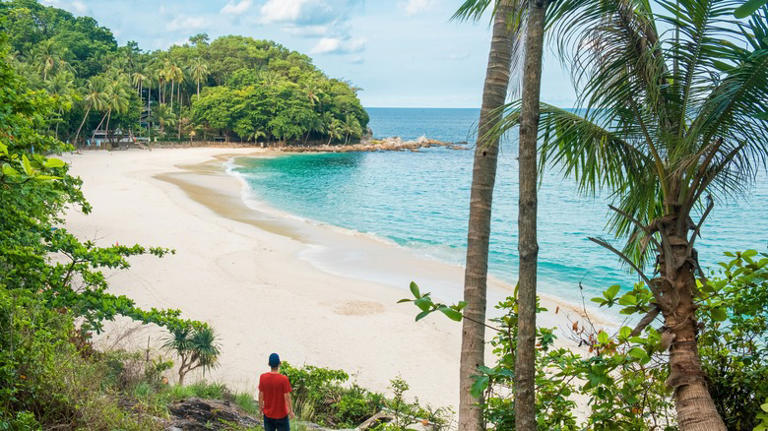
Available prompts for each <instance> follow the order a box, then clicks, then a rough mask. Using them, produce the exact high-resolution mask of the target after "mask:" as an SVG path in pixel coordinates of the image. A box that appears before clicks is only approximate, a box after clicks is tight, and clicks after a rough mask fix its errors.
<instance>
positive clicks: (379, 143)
mask: <svg viewBox="0 0 768 431" xmlns="http://www.w3.org/2000/svg"><path fill="white" fill-rule="evenodd" d="M466 145H467V143H466V142H455V143H454V142H443V141H438V140H436V139H429V138H427V137H425V136H422V137H420V138H418V139H416V140H413V141H404V140H403V139H402V138H400V137H397V136H396V137H392V138H384V139H364V140H363V141H361V142H359V143H356V144H348V145H338V144H331V145H308V146H297V145H286V146H282V147H277V148H275V149H277V150H281V151H285V152H294V153H307V152H310V153H317V152H324V153H325V152H328V153H348V152H356V151H358V152H360V151H418V150H420V149H422V148H430V147H446V148H450V149H452V150H466V149H467V147H466Z"/></svg>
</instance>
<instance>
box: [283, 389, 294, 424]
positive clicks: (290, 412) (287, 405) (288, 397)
mask: <svg viewBox="0 0 768 431" xmlns="http://www.w3.org/2000/svg"><path fill="white" fill-rule="evenodd" d="M285 410H287V411H288V416H290V417H291V419H294V418H296V414H295V413H293V402H291V393H290V392H286V393H285Z"/></svg>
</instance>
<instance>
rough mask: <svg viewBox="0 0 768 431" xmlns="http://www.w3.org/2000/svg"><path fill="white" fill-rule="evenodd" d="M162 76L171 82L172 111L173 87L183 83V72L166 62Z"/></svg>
mask: <svg viewBox="0 0 768 431" xmlns="http://www.w3.org/2000/svg"><path fill="white" fill-rule="evenodd" d="M164 74H165V80H166V81H171V110H173V86H174V84H179V86H180V85H181V83H182V82H183V81H184V71H183V70H181V68H180V67H179V66H177V65H175V64H173V63H170V62H166V66H165V68H164ZM177 91H178V90H177Z"/></svg>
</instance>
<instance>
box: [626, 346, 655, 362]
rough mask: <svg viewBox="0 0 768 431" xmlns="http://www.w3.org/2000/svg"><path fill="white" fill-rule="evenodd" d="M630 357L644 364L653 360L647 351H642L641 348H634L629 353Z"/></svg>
mask: <svg viewBox="0 0 768 431" xmlns="http://www.w3.org/2000/svg"><path fill="white" fill-rule="evenodd" d="M629 356H631V357H633V358H635V359H637V360H638V361H640V362H642V363H643V364H644V363H646V362H648V361H650V360H651V358H650V357H649V356H648V352H646V351H645V349H642V348H640V347H633V348H632V349H631V350H630V351H629Z"/></svg>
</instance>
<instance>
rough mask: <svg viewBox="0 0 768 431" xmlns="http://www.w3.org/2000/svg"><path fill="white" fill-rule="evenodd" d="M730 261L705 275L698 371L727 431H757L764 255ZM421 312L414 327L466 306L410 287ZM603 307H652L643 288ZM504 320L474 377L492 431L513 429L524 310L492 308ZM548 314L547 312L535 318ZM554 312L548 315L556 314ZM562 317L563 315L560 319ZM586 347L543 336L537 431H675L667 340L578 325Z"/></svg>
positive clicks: (766, 378)
mask: <svg viewBox="0 0 768 431" xmlns="http://www.w3.org/2000/svg"><path fill="white" fill-rule="evenodd" d="M725 255H726V257H727V258H728V260H727V261H725V262H721V263H719V264H718V266H717V267H716V268H717V269H714V270H712V271H710V272H709V277H708V279H707V281H706V284H704V285H702V286H701V290H702V292H704V293H705V294H706V297H705V298H702V300H701V301H700V302H699V303H698V305H699V308H698V309H697V314H696V317H697V319H698V321H699V322H700V323H701V327H702V330H701V333H700V337H699V339H698V341H697V344H698V348H699V351H700V352H701V362H702V365H703V369H704V371H705V372H706V377H707V381H708V386H709V389H710V392H711V393H712V397H713V400H714V403H715V405H716V406H717V410H718V412H719V413H720V415H721V416H722V418H723V421H724V422H725V424H726V426H727V428H728V429H729V430H735V431H751V430H752V429H753V428H754V427H756V426H758V425H759V424H760V423H761V420H763V417H764V416H765V415H764V413H763V410H762V405H763V404H765V400H766V398H767V397H768V393H766V392H768V352H766V349H767V348H768V347H767V346H768V253H758V252H757V251H755V250H747V251H744V252H736V253H730V252H727V253H725ZM411 293H412V294H413V298H409V299H406V300H403V302H414V304H415V305H416V306H417V307H418V308H419V309H420V310H421V313H420V314H419V315H418V316H417V319H419V320H421V319H423V318H425V317H426V316H428V315H430V314H432V313H435V312H439V313H443V314H445V315H446V316H447V317H449V318H451V319H453V320H461V319H462V318H467V317H466V316H463V315H462V314H461V311H462V309H463V308H464V304H462V303H459V304H458V305H454V306H448V305H445V304H441V303H437V302H434V301H433V300H432V298H431V295H430V294H429V293H421V292H420V290H419V287H418V286H416V285H415V284H414V285H412V287H411ZM592 301H593V302H595V303H597V304H599V305H600V306H601V307H609V308H610V307H612V308H618V309H619V310H618V312H619V313H620V314H621V315H626V316H632V315H635V314H636V313H637V310H638V309H645V308H646V307H648V306H649V304H651V303H652V302H653V301H654V297H653V293H652V292H651V290H650V289H649V288H648V287H647V286H646V285H645V284H643V283H638V284H637V285H635V286H634V287H633V288H632V290H628V291H625V292H623V293H622V292H621V288H620V286H619V285H614V286H611V287H609V288H607V289H606V290H605V291H604V292H603V294H602V296H600V297H597V298H592ZM496 308H497V309H498V310H500V311H501V317H498V318H495V319H493V320H492V322H491V325H489V327H490V328H491V329H492V330H493V331H494V332H495V333H496V335H495V337H494V339H493V340H492V341H491V346H492V347H493V353H494V355H495V357H496V364H495V365H494V366H483V367H480V368H479V369H478V373H477V375H476V376H475V385H474V386H473V388H472V391H473V395H475V396H476V397H478V398H480V395H481V394H482V395H484V398H482V399H484V400H485V401H484V403H483V404H482V406H483V411H484V416H485V420H486V421H487V423H488V426H489V428H490V429H495V430H509V429H514V428H515V410H514V408H513V407H514V404H515V398H514V396H513V395H512V386H513V384H514V381H515V352H516V346H515V343H516V340H517V337H516V331H517V319H518V303H517V299H516V298H515V297H510V298H507V299H506V300H505V301H503V302H501V303H499V304H498V305H497V307H496ZM542 311H546V309H544V308H542V307H541V306H538V307H537V312H542ZM550 311H552V310H550ZM554 311H555V312H557V310H554ZM567 335H568V337H569V338H570V339H571V341H574V342H577V343H578V344H579V345H581V346H585V347H586V350H587V351H588V354H584V353H578V352H575V351H573V350H571V349H567V348H562V347H556V346H555V340H556V335H555V328H538V329H537V350H536V389H537V391H536V414H537V417H536V418H537V423H538V429H540V430H555V429H556V430H581V429H590V430H616V429H621V430H674V429H678V423H677V421H676V420H675V415H674V404H673V398H672V395H673V392H672V391H671V390H670V389H669V388H667V386H666V381H667V379H668V378H669V376H670V373H669V370H668V368H667V367H666V364H667V362H668V361H669V353H668V352H667V349H668V347H669V343H670V340H669V338H668V337H665V336H664V332H663V330H658V329H656V328H653V327H647V328H646V329H645V330H644V331H643V332H642V333H636V331H635V329H634V328H632V327H630V326H623V327H621V328H619V329H618V331H616V332H615V333H609V332H606V331H604V330H600V329H596V327H595V325H594V324H593V323H592V322H591V321H590V320H585V321H581V323H579V322H578V321H575V322H574V323H573V326H572V327H571V328H570V331H569V333H568V334H567ZM577 394H579V395H581V396H583V397H586V399H587V400H588V406H589V407H588V414H587V415H586V417H585V418H583V419H579V418H578V415H577V414H576V412H577V410H578V409H579V408H581V407H579V406H577V404H576V403H575V401H574V395H577Z"/></svg>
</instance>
